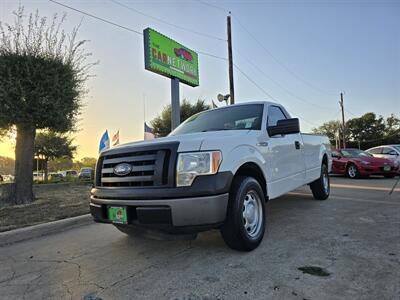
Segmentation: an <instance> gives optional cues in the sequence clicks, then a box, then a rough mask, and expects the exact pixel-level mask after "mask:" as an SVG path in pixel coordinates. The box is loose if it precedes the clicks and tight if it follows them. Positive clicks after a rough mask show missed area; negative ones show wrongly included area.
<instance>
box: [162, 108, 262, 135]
mask: <svg viewBox="0 0 400 300" xmlns="http://www.w3.org/2000/svg"><path fill="white" fill-rule="evenodd" d="M263 107H264V105H263V104H249V105H238V106H231V107H224V108H221V109H215V110H208V111H204V112H201V113H198V114H195V115H193V116H191V117H190V118H189V119H187V120H186V121H185V122H183V123H182V124H181V125H180V126H179V127H178V128H176V129H175V130H174V131H173V132H171V133H170V135H180V134H186V133H195V132H206V131H220V130H249V129H253V130H260V129H261V120H262V113H263Z"/></svg>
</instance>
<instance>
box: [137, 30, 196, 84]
mask: <svg viewBox="0 0 400 300" xmlns="http://www.w3.org/2000/svg"><path fill="white" fill-rule="evenodd" d="M143 34H144V60H145V68H146V70H149V71H152V72H155V73H158V74H160V75H164V76H167V77H169V78H178V79H179V81H181V82H183V83H186V84H188V85H190V86H198V85H199V61H198V55H197V53H196V52H194V51H193V50H190V49H189V48H187V47H185V46H183V45H181V44H179V43H178V42H176V41H174V40H172V39H170V38H168V37H166V36H165V35H163V34H161V33H159V32H157V31H155V30H154V29H151V28H146V29H145V30H144V31H143Z"/></svg>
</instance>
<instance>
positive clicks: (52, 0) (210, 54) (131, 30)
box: [49, 0, 228, 61]
mask: <svg viewBox="0 0 400 300" xmlns="http://www.w3.org/2000/svg"><path fill="white" fill-rule="evenodd" d="M49 1H50V2H53V3H54V4H57V5H60V6H63V7H65V8H68V9H70V10H73V11H76V12H79V13H81V14H83V15H86V16H89V17H91V18H93V19H96V20H99V21H102V22H104V23H107V24H109V25H113V26H116V27H118V28H121V29H124V30H127V31H130V32H133V33H136V34H139V35H143V33H142V32H140V31H137V30H135V29H132V28H129V27H126V26H123V25H120V24H117V23H115V22H112V21H109V20H106V19H104V18H101V17H98V16H95V15H93V14H90V13H88V12H85V11H82V10H79V9H77V8H74V7H71V6H68V5H65V4H63V3H60V2H57V1H55V0H49ZM197 53H199V54H202V55H205V56H209V57H213V58H216V59H220V60H225V61H226V60H228V59H227V58H225V57H221V56H218V55H215V54H212V53H207V52H204V51H197Z"/></svg>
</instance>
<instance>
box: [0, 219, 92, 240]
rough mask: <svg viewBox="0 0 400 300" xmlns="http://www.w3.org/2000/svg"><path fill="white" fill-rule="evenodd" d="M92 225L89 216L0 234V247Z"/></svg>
mask: <svg viewBox="0 0 400 300" xmlns="http://www.w3.org/2000/svg"><path fill="white" fill-rule="evenodd" d="M91 223H93V218H92V216H91V215H90V214H86V215H82V216H77V217H72V218H67V219H62V220H57V221H53V222H48V223H43V224H38V225H33V226H29V227H24V228H18V229H14V230H10V231H6V232H0V247H2V246H5V245H10V244H14V243H18V242H22V241H27V240H30V239H34V238H38V237H41V236H45V235H50V234H54V233H59V232H61V231H65V230H68V229H71V228H73V227H79V226H83V225H87V224H91Z"/></svg>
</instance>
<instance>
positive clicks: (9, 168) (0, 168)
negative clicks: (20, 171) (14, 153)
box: [0, 156, 15, 175]
mask: <svg viewBox="0 0 400 300" xmlns="http://www.w3.org/2000/svg"><path fill="white" fill-rule="evenodd" d="M14 168H15V161H14V160H13V159H12V158H10V157H5V156H0V175H1V174H3V175H4V174H11V175H12V174H14Z"/></svg>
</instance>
